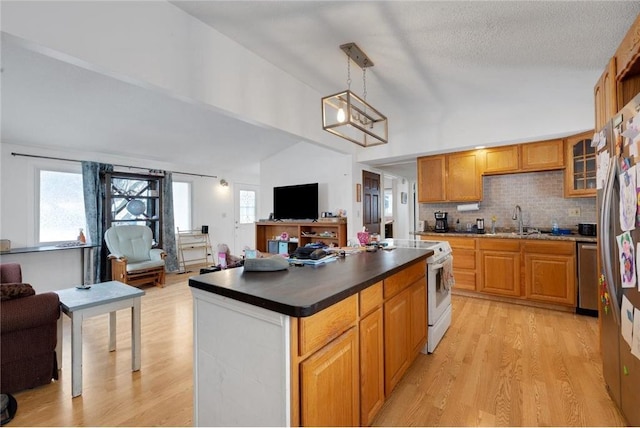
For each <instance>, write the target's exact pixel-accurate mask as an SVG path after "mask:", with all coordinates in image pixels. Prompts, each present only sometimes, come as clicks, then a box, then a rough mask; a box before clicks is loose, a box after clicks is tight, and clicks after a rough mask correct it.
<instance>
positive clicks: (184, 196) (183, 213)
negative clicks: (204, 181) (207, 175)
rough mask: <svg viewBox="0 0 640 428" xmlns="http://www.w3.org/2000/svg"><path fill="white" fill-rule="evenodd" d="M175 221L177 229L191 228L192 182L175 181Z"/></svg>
mask: <svg viewBox="0 0 640 428" xmlns="http://www.w3.org/2000/svg"><path fill="white" fill-rule="evenodd" d="M173 223H174V226H175V227H176V228H177V229H180V230H191V183H189V182H186V181H174V182H173Z"/></svg>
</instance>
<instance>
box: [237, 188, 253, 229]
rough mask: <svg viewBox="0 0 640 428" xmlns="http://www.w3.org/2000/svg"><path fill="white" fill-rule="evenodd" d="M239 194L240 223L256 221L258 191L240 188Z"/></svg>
mask: <svg viewBox="0 0 640 428" xmlns="http://www.w3.org/2000/svg"><path fill="white" fill-rule="evenodd" d="M239 195H240V206H239V209H240V216H239V220H240V223H241V224H247V223H254V222H255V221H256V192H255V191H253V190H240V191H239Z"/></svg>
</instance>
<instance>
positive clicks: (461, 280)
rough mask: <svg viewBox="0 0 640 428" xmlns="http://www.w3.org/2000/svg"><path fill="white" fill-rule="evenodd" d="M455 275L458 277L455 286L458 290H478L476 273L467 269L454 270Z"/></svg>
mask: <svg viewBox="0 0 640 428" xmlns="http://www.w3.org/2000/svg"><path fill="white" fill-rule="evenodd" d="M453 277H454V278H455V279H456V285H454V288H457V289H458V290H471V291H475V290H476V273H475V272H469V271H467V270H456V269H454V270H453Z"/></svg>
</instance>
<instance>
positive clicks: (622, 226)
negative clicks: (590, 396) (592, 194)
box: [597, 94, 640, 426]
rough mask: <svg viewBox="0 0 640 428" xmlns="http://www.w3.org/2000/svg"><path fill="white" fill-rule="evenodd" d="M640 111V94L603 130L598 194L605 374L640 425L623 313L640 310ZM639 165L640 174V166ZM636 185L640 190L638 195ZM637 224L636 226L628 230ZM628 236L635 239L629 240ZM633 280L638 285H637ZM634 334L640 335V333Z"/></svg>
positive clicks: (638, 386)
mask: <svg viewBox="0 0 640 428" xmlns="http://www.w3.org/2000/svg"><path fill="white" fill-rule="evenodd" d="M638 115H640V94H638V95H637V96H636V97H635V98H634V99H633V100H632V101H631V102H630V103H629V104H627V105H626V106H625V107H624V108H623V109H622V110H620V111H619V112H618V114H616V115H615V116H614V117H613V118H611V120H610V121H609V122H608V123H607V125H606V126H605V128H604V129H603V130H602V132H601V135H603V136H605V137H606V143H605V144H603V145H602V147H600V148H599V149H598V156H599V169H600V173H601V176H600V178H599V181H600V182H601V183H603V185H602V186H598V187H599V188H598V193H597V203H598V237H599V240H598V252H599V271H600V272H601V273H602V276H601V281H602V282H601V287H600V317H601V319H600V322H601V328H600V351H601V354H602V362H603V375H604V379H605V382H606V384H607V388H608V391H609V394H610V395H611V397H612V398H613V400H614V401H615V402H616V403H617V404H618V406H619V408H620V410H621V411H622V413H623V415H624V416H625V418H626V419H627V423H628V424H630V425H632V426H640V359H639V358H637V357H636V356H634V355H633V354H632V347H631V345H630V344H629V343H628V342H627V340H625V338H624V337H623V333H622V331H623V329H624V328H625V327H626V328H628V326H629V325H628V322H629V321H630V320H629V319H628V318H629V311H626V310H625V312H624V313H622V314H621V308H622V307H623V301H625V305H626V307H625V309H626V308H628V304H629V303H630V304H631V305H632V307H633V308H638V309H640V290H639V288H638V285H637V284H638V282H640V275H638V272H637V269H638V267H640V259H637V257H638V255H639V254H637V253H638V250H639V249H640V247H638V245H637V244H639V243H640V210H638V209H637V208H638V207H637V205H638V201H640V199H639V198H638V195H637V193H636V192H637V191H638V189H640V186H638V185H637V184H635V183H631V180H630V177H631V174H629V173H627V172H631V171H630V169H629V168H630V167H632V166H633V165H635V164H640V154H639V153H637V152H638V151H640V137H636V136H634V134H635V131H634V128H635V127H636V126H637V127H638V128H640V117H638V119H637V122H632V121H633V119H634V118H635V117H636V116H638ZM634 141H635V142H636V143H637V144H635V143H634ZM605 152H608V154H609V160H608V162H606V161H605V160H606V155H604V156H603V153H605ZM637 168H638V170H639V171H638V175H639V176H640V165H639V166H638V167H637ZM631 186H632V187H633V190H635V192H633V193H632V191H631ZM630 197H635V200H636V211H632V210H633V208H632V204H630V203H629V198H630ZM621 200H622V204H621ZM621 214H622V215H621ZM631 216H633V219H630V217H631ZM631 223H633V228H632V229H631V230H627V229H629V228H630V227H631ZM625 231H626V232H628V234H627V233H625ZM628 237H630V238H631V239H630V240H628V239H626V238H628ZM629 248H631V250H630V251H631V254H632V256H630V255H629ZM632 275H633V276H632ZM632 283H635V285H634V286H631V284H632ZM631 313H633V309H632V310H631ZM636 314H638V312H636ZM632 325H633V324H632ZM638 330H640V329H638ZM627 331H628V330H627ZM634 333H635V334H636V335H639V337H640V331H634ZM627 337H628V335H627ZM632 343H633V342H632Z"/></svg>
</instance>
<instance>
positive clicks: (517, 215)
mask: <svg viewBox="0 0 640 428" xmlns="http://www.w3.org/2000/svg"><path fill="white" fill-rule="evenodd" d="M511 219H512V220H518V235H521V236H522V232H523V231H522V208H520V205H516V207H515V209H514V210H513V216H512V217H511Z"/></svg>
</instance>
